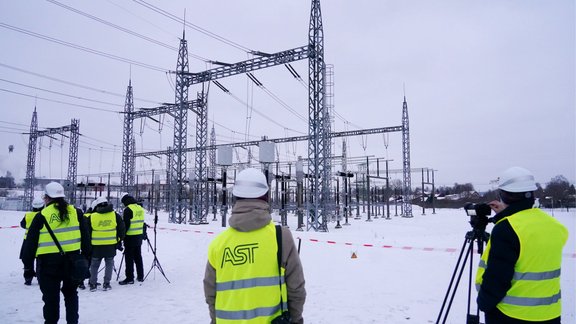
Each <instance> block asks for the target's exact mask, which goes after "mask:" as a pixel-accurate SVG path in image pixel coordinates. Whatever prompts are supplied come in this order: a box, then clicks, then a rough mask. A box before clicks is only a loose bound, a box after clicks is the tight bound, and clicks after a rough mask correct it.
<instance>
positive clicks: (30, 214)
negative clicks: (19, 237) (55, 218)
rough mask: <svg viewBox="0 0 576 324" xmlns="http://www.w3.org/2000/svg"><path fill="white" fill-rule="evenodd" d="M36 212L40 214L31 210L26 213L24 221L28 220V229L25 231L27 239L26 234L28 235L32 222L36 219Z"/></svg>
mask: <svg viewBox="0 0 576 324" xmlns="http://www.w3.org/2000/svg"><path fill="white" fill-rule="evenodd" d="M36 214H38V212H37V211H29V212H27V213H26V214H24V221H25V222H26V231H25V232H24V239H26V235H28V229H29V228H30V224H32V220H33V219H34V216H36Z"/></svg>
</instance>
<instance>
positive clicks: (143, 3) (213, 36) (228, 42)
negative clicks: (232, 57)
mask: <svg viewBox="0 0 576 324" xmlns="http://www.w3.org/2000/svg"><path fill="white" fill-rule="evenodd" d="M134 2H136V3H137V4H139V5H142V6H144V7H146V8H148V9H150V10H152V11H155V12H157V13H159V14H161V15H163V16H165V17H167V18H170V19H172V20H174V21H177V22H178V23H181V24H182V23H183V24H184V25H185V26H187V27H190V28H192V29H194V30H196V31H198V32H200V33H202V34H204V35H207V36H209V37H211V38H214V39H216V40H218V41H220V42H222V43H224V44H227V45H230V46H232V47H235V48H237V49H239V50H241V51H244V52H248V53H249V52H251V51H252V50H251V49H249V48H248V47H245V46H242V45H240V44H238V43H235V42H233V41H231V40H229V39H226V38H224V37H222V36H220V35H217V34H215V33H213V32H211V31H209V30H206V29H204V28H202V27H200V26H197V25H194V24H191V23H189V22H187V21H185V20H184V19H182V18H179V17H178V16H175V15H173V14H171V13H169V12H167V11H165V10H163V9H160V8H158V7H156V6H154V5H152V4H150V3H148V2H146V1H143V0H134Z"/></svg>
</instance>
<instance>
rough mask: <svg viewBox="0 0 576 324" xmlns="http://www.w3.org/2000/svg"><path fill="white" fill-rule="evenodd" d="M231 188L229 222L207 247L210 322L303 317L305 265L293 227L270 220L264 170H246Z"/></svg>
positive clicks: (206, 292) (298, 319) (297, 320)
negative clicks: (296, 242) (296, 243)
mask: <svg viewBox="0 0 576 324" xmlns="http://www.w3.org/2000/svg"><path fill="white" fill-rule="evenodd" d="M232 194H233V196H234V197H236V201H235V203H234V205H233V207H232V215H231V217H230V222H229V224H230V227H229V228H228V229H226V230H225V231H224V232H222V233H221V234H219V235H218V236H217V237H216V238H215V239H214V240H213V241H212V242H211V243H210V246H209V248H208V262H207V263H206V270H205V275H204V295H205V298H206V303H207V304H208V309H209V312H210V318H211V320H212V323H219V322H226V323H228V321H229V320H234V322H235V323H270V322H272V323H304V319H303V317H302V312H303V310H304V302H305V300H306V289H305V286H304V284H305V281H304V271H303V269H302V264H301V262H300V257H299V255H298V251H297V249H296V246H295V244H294V239H293V238H292V233H291V232H290V230H289V229H288V228H287V227H284V228H281V230H279V231H278V232H277V228H276V227H275V225H274V222H273V221H272V217H271V216H270V205H269V204H268V182H267V181H266V178H265V177H264V174H262V172H260V171H259V170H257V169H252V168H249V169H245V170H242V171H241V172H239V173H238V175H237V176H236V180H235V182H234V187H233V188H232ZM280 237H281V239H280ZM278 243H280V245H279V244H278ZM279 253H281V255H279Z"/></svg>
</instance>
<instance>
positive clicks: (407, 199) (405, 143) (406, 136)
mask: <svg viewBox="0 0 576 324" xmlns="http://www.w3.org/2000/svg"><path fill="white" fill-rule="evenodd" d="M402 157H403V158H402V162H403V164H404V165H403V167H402V169H403V176H404V177H403V178H404V182H403V183H402V186H403V191H404V195H403V199H402V205H404V215H403V216H404V217H412V201H411V200H412V178H411V175H410V125H409V122H408V103H406V96H404V103H403V104H402Z"/></svg>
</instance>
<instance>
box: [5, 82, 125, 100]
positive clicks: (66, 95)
mask: <svg viewBox="0 0 576 324" xmlns="http://www.w3.org/2000/svg"><path fill="white" fill-rule="evenodd" d="M0 81H4V82H7V83H12V84H16V85H19V86H22V87H26V88H32V89H36V90H40V91H45V92H49V93H53V94H57V95H60V96H65V97H70V98H74V99H79V100H85V101H91V102H95V103H101V104H105V105H110V106H118V107H124V105H119V104H115V103H111V102H105V101H100V100H95V99H88V98H84V97H79V96H73V95H69V94H66V93H62V92H58V91H52V90H48V89H44V88H39V87H34V86H30V85H26V84H23V83H19V82H14V81H9V80H6V79H2V78H0Z"/></svg>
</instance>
